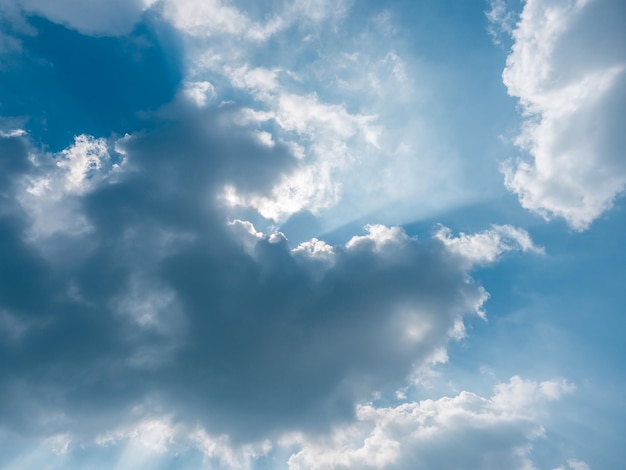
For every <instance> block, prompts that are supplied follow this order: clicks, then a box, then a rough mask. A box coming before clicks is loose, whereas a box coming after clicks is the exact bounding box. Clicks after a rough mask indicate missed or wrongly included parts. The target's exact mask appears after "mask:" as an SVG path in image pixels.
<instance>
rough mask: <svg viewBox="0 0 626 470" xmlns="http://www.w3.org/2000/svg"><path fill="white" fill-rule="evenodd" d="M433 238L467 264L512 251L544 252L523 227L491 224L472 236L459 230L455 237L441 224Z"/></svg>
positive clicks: (477, 262)
mask: <svg viewBox="0 0 626 470" xmlns="http://www.w3.org/2000/svg"><path fill="white" fill-rule="evenodd" d="M435 238H436V239H437V240H439V241H441V242H442V243H443V244H444V245H445V246H446V248H447V249H448V250H449V251H450V252H451V253H453V254H455V255H458V256H459V257H460V258H461V259H463V260H464V262H465V263H466V264H467V265H468V266H475V265H482V264H490V263H493V262H495V261H496V260H497V259H498V258H499V257H500V255H502V254H503V253H506V252H507V251H512V250H521V251H523V252H527V251H528V252H531V253H539V254H541V253H543V252H544V250H543V248H541V247H537V246H535V244H534V243H533V241H532V239H531V238H530V235H529V234H528V232H527V231H526V230H524V229H521V228H517V227H513V226H511V225H492V226H491V229H489V230H485V231H483V232H479V233H476V234H473V235H467V234H465V233H462V232H461V233H460V234H459V236H458V237H454V236H452V234H451V231H450V229H448V228H447V227H441V228H440V229H439V230H438V231H437V232H436V233H435Z"/></svg>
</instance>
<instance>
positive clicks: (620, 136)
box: [503, 0, 626, 230]
mask: <svg viewBox="0 0 626 470" xmlns="http://www.w3.org/2000/svg"><path fill="white" fill-rule="evenodd" d="M623 19H624V9H623V5H622V4H621V2H615V1H610V0H576V1H574V0H559V1H543V0H529V1H528V2H526V5H525V6H524V10H523V12H522V14H521V17H520V21H519V23H518V25H517V27H516V29H515V30H514V31H513V33H512V35H513V39H514V44H513V47H512V50H511V53H510V55H509V56H508V58H507V65H506V68H505V70H504V72H503V80H504V84H505V85H506V86H507V89H508V92H509V94H510V95H511V96H514V97H516V98H518V99H519V103H520V106H521V109H522V111H523V116H524V119H525V122H524V126H523V129H522V133H521V134H520V136H519V137H518V139H517V141H516V144H517V145H518V147H519V148H520V149H522V150H523V151H525V152H527V154H528V158H523V159H520V160H518V161H517V162H510V163H509V164H507V165H505V167H504V173H505V182H506V185H507V187H508V188H509V189H510V190H511V191H513V192H514V193H516V194H517V195H518V197H519V200H520V202H521V204H522V206H524V207H525V208H527V209H530V210H532V211H534V212H537V213H538V214H540V215H541V216H543V217H544V218H545V219H550V218H553V217H561V218H563V219H565V220H566V222H567V223H568V224H569V225H570V226H571V227H572V228H573V229H575V230H585V229H586V228H588V227H589V225H590V224H591V223H592V222H593V221H594V220H595V219H596V218H598V217H599V216H600V215H601V214H602V213H603V212H605V211H607V210H608V209H610V207H611V206H612V204H613V202H614V201H615V199H616V197H618V196H619V195H621V194H622V192H623V191H624V189H625V188H626V166H625V165H624V158H623V149H624V144H626V142H625V141H624V133H623V132H622V130H621V128H620V126H619V122H620V121H621V116H622V115H623V112H624V107H623V103H624V98H625V91H626V74H625V71H626V55H625V54H624V48H622V47H615V45H616V44H623V43H624V41H626V37H624V28H623V27H622V23H623Z"/></svg>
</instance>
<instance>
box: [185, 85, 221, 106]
mask: <svg viewBox="0 0 626 470" xmlns="http://www.w3.org/2000/svg"><path fill="white" fill-rule="evenodd" d="M183 94H184V96H185V97H186V98H188V99H189V100H190V101H191V102H192V103H194V104H195V105H196V106H199V107H203V106H206V105H207V103H208V102H210V101H212V100H213V99H214V98H215V88H214V87H213V85H212V84H211V82H207V81H206V80H202V81H198V82H194V81H186V82H185V83H184V84H183Z"/></svg>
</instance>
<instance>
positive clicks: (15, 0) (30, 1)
mask: <svg viewBox="0 0 626 470" xmlns="http://www.w3.org/2000/svg"><path fill="white" fill-rule="evenodd" d="M156 1H157V0H113V1H111V0H95V1H94V0H90V1H89V2H84V1H82V0H61V1H55V2H49V1H47V0H2V2H0V6H3V7H4V8H6V9H12V10H13V11H15V10H21V11H22V12H24V13H25V14H27V15H32V14H35V15H39V16H44V17H46V18H48V19H49V20H50V21H53V22H55V23H58V24H62V25H64V26H67V27H69V28H72V29H75V30H77V31H80V32H81V33H83V34H89V35H96V36H99V35H102V36H115V35H124V34H128V33H129V32H130V31H131V30H132V28H133V27H134V26H135V24H136V22H137V21H138V20H139V18H140V17H141V14H142V13H143V11H145V10H146V9H147V8H149V7H150V6H151V5H152V4H153V3H155V2H156Z"/></svg>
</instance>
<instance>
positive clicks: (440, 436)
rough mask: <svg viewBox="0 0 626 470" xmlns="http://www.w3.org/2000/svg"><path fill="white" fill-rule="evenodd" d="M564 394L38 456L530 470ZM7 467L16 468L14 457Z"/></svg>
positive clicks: (46, 445)
mask: <svg viewBox="0 0 626 470" xmlns="http://www.w3.org/2000/svg"><path fill="white" fill-rule="evenodd" d="M572 390H573V386H572V385H571V384H568V383H567V382H565V381H564V380H561V379H556V380H548V381H544V382H534V381H531V380H524V379H521V378H520V377H512V378H511V379H510V380H509V381H508V382H506V383H501V384H498V385H497V386H496V387H495V388H494V393H493V395H492V396H490V397H483V396H480V395H477V394H475V393H472V392H468V391H463V392H460V393H458V394H457V395H456V396H452V397H442V398H438V399H425V400H421V401H408V402H404V403H401V404H398V405H396V406H389V407H384V406H377V405H374V404H372V403H365V404H360V405H357V406H356V413H355V420H354V422H352V423H350V424H344V425H339V426H335V427H334V428H333V429H332V431H331V432H330V433H329V434H327V435H316V434H310V433H305V432H287V433H284V434H281V435H279V436H277V437H276V438H274V439H263V440H259V441H257V442H254V443H244V444H238V443H236V442H233V441H232V440H231V439H230V438H229V437H228V436H227V435H224V434H222V435H216V434H211V433H209V432H207V431H206V429H204V428H203V427H202V426H197V425H195V426H194V425H190V424H188V423H184V422H180V421H178V422H177V421H176V420H174V419H173V418H172V417H171V416H168V415H160V416H159V415H154V416H148V417H144V418H141V419H138V420H136V421H134V422H129V423H127V424H125V425H123V426H117V427H116V428H113V429H110V430H106V431H103V432H102V433H101V434H99V435H97V436H96V437H95V438H88V439H85V438H84V437H82V436H72V435H69V434H56V435H53V436H51V437H48V438H44V439H42V444H41V447H42V450H41V453H40V454H41V455H40V458H41V460H42V461H43V459H44V458H46V457H47V458H48V459H50V457H51V456H52V455H54V454H56V455H57V456H63V458H64V459H65V461H63V459H59V458H58V457H57V459H53V462H54V461H56V462H59V463H60V465H63V464H66V463H67V462H68V461H69V462H72V460H71V459H73V458H78V456H79V455H80V453H81V452H80V450H83V451H84V450H85V449H88V450H89V451H91V452H98V451H100V452H102V450H109V451H111V452H112V456H111V457H109V458H110V459H111V461H112V462H113V463H114V464H115V468H119V469H121V470H127V469H128V470H130V469H131V468H149V467H151V468H167V464H168V463H169V462H171V461H172V458H173V457H174V456H176V457H177V458H178V459H179V460H178V461H179V462H180V461H181V460H180V459H181V458H182V459H183V460H182V461H184V459H185V458H193V456H197V455H201V456H202V459H203V460H204V462H205V463H206V464H207V466H209V468H220V469H252V468H258V466H260V465H263V464H264V463H267V462H274V464H275V465H277V466H279V467H283V466H285V467H288V468H289V469H291V470H300V469H306V470H314V469H336V468H342V469H353V468H354V469H405V468H415V469H433V468H477V469H484V470H499V469H502V468H519V469H522V468H524V469H525V468H528V469H531V468H535V466H534V464H533V445H534V443H535V442H536V441H538V440H540V439H542V438H543V437H544V436H545V430H544V428H543V426H542V421H543V417H544V415H545V410H546V408H547V407H548V406H549V403H550V402H552V401H557V400H560V399H562V398H563V396H564V395H566V394H568V393H571V392H572ZM136 411H137V410H135V414H137V413H136ZM451 449H453V451H451ZM14 462H20V457H19V456H18V457H17V458H15V459H14ZM33 463H37V462H36V461H35V462H33ZM80 463H81V461H80V460H77V461H76V464H77V465H79V464H80ZM82 463H84V462H82ZM8 468H13V467H12V466H11V465H9V466H8ZM51 468H60V466H59V467H54V466H53V467H51ZM93 468H105V464H103V463H102V462H96V463H94V467H93ZM565 468H568V469H570V470H584V469H588V468H589V466H588V465H586V464H585V463H584V462H582V461H580V460H576V459H570V460H568V461H567V467H559V469H558V470H564V469H565Z"/></svg>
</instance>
